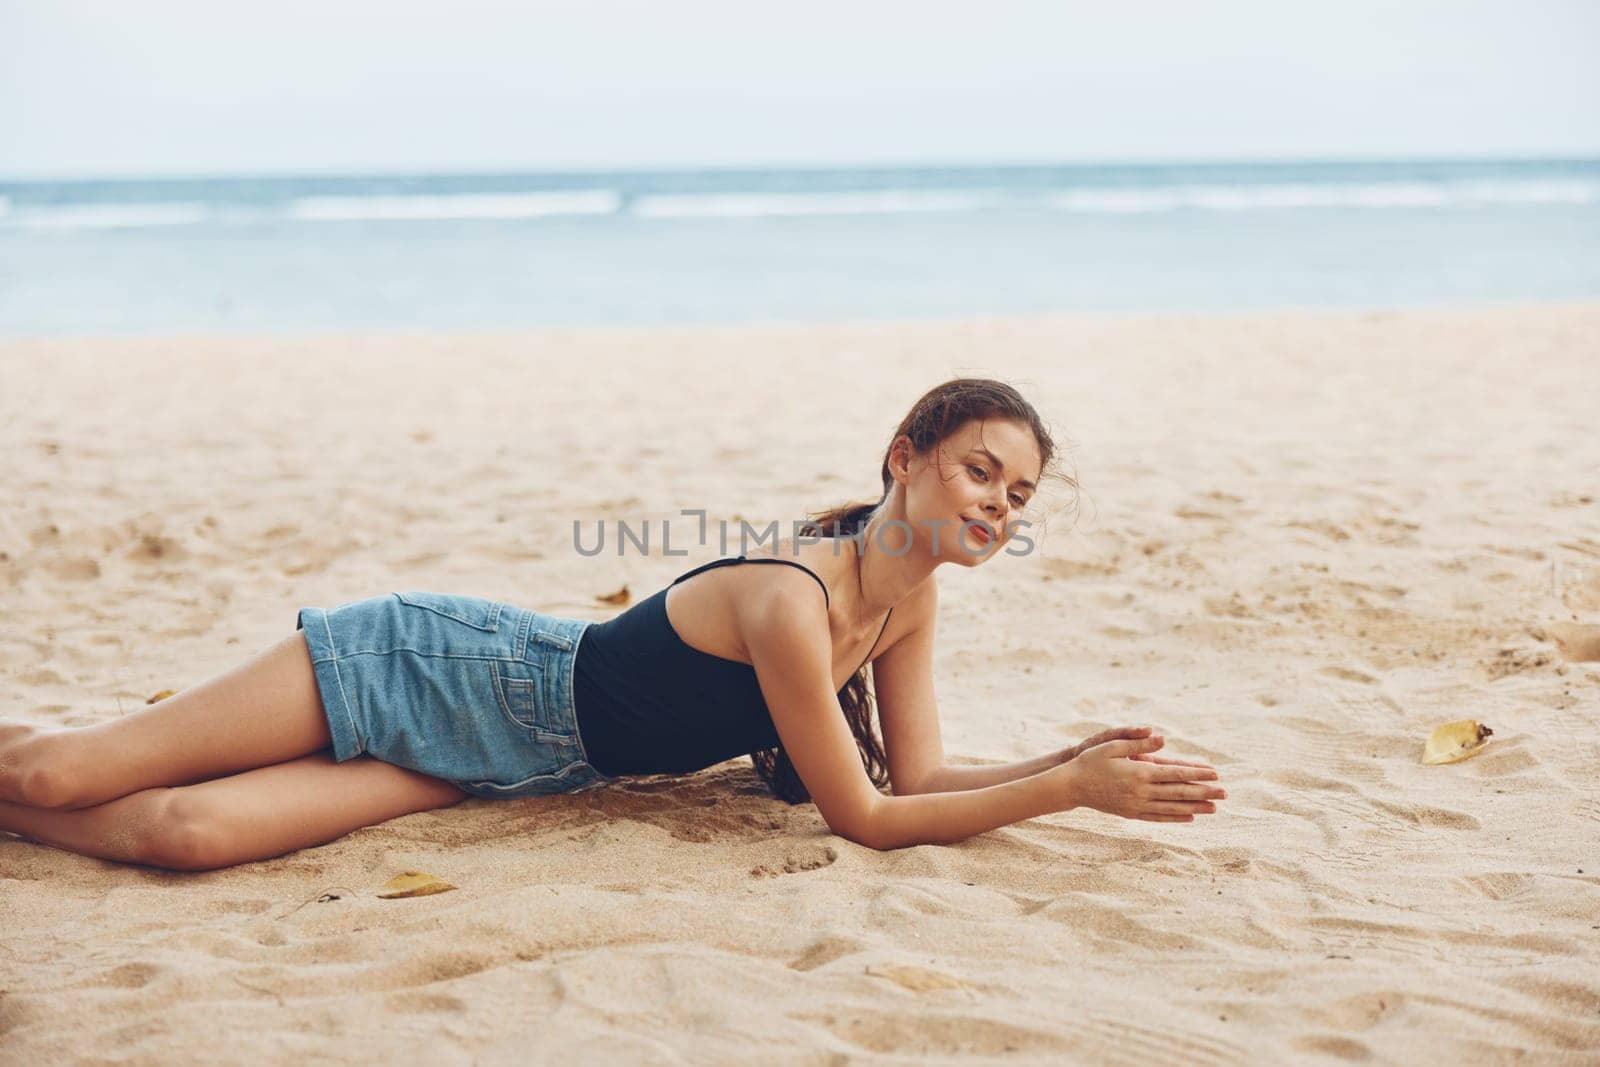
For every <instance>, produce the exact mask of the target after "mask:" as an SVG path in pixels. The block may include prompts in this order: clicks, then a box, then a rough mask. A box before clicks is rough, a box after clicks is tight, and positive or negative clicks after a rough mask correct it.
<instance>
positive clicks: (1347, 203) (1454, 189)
mask: <svg viewBox="0 0 1600 1067" xmlns="http://www.w3.org/2000/svg"><path fill="white" fill-rule="evenodd" d="M1594 203H1600V181H1590V180H1585V179H1578V178H1574V179H1494V180H1481V181H1450V182H1416V181H1410V182H1401V181H1392V182H1283V183H1274V184H1259V185H1173V186H1166V187H1160V186H1156V187H1150V186H1146V187H1144V188H1120V189H1118V188H1084V189H1074V190H1070V191H1067V192H1062V193H1058V194H1055V195H1053V196H1052V197H1051V198H1050V204H1051V206H1052V207H1055V208H1058V209H1060V210H1064V211H1082V212H1088V213H1091V214H1121V213H1138V212H1151V211H1176V210H1180V209H1183V208H1196V209H1200V210H1205V211H1261V210H1281V209H1285V208H1337V207H1364V208H1455V207H1487V206H1491V205H1512V204H1528V205H1536V204H1594Z"/></svg>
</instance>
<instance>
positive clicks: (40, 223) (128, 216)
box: [0, 203, 211, 230]
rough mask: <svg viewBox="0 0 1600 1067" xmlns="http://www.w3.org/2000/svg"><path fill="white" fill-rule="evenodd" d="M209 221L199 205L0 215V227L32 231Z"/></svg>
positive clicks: (63, 208) (85, 207)
mask: <svg viewBox="0 0 1600 1067" xmlns="http://www.w3.org/2000/svg"><path fill="white" fill-rule="evenodd" d="M210 217H211V212H210V209H209V208H208V207H207V206H206V205H205V204H202V203H170V204H165V203H129V204H61V205H56V206H51V207H32V208H26V209H23V210H21V211H6V212H0V220H3V221H0V225H4V226H20V227H24V228H26V229H33V230H105V229H121V228H131V227H139V226H190V225H193V224H195V223H198V222H205V221H206V220H207V219H208V218H210Z"/></svg>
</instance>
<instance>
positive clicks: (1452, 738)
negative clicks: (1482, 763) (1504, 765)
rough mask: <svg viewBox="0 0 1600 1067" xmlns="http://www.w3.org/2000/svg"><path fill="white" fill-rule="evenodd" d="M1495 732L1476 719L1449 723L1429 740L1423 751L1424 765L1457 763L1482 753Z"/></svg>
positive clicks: (1436, 731)
mask: <svg viewBox="0 0 1600 1067" xmlns="http://www.w3.org/2000/svg"><path fill="white" fill-rule="evenodd" d="M1493 733H1494V731H1493V730H1491V729H1489V728H1488V727H1487V726H1485V725H1483V724H1482V723H1481V722H1478V721H1477V720H1476V719H1457V720H1456V721H1455V722H1447V723H1445V724H1444V725H1443V726H1441V727H1439V728H1438V729H1437V730H1435V731H1433V735H1432V736H1431V737H1429V738H1428V743H1427V744H1426V745H1425V746H1423V749H1422V762H1423V763H1455V762H1456V761H1457V760H1464V759H1466V758H1467V757H1468V756H1475V755H1477V754H1478V753H1479V752H1482V751H1483V749H1484V747H1485V746H1487V745H1488V744H1489V737H1490V735H1491V734H1493Z"/></svg>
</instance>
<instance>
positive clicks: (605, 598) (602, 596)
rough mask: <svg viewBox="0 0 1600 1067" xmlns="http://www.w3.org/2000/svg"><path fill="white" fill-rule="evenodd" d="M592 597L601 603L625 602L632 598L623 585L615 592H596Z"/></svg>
mask: <svg viewBox="0 0 1600 1067" xmlns="http://www.w3.org/2000/svg"><path fill="white" fill-rule="evenodd" d="M594 598H595V599H596V600H598V601H600V603H602V604H626V603H627V602H628V601H629V600H631V599H632V594H630V593H629V592H628V587H627V586H623V587H622V588H621V589H618V590H617V591H616V592H615V593H596V594H595V597H594Z"/></svg>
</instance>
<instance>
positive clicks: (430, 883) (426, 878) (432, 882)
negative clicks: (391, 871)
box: [378, 871, 455, 900]
mask: <svg viewBox="0 0 1600 1067" xmlns="http://www.w3.org/2000/svg"><path fill="white" fill-rule="evenodd" d="M454 888H455V886H453V885H451V884H450V883H449V882H446V881H443V880H442V879H440V878H439V877H438V876H436V875H432V874H427V873H425V872H423V871H406V872H405V873H404V874H397V875H395V876H394V877H393V878H391V879H389V880H388V881H387V882H385V883H383V890H382V891H381V892H380V893H379V894H378V896H380V897H382V898H383V899H384V900H393V899H394V898H395V897H425V896H430V895H431V894H434V893H448V892H450V890H452V889H454Z"/></svg>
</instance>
